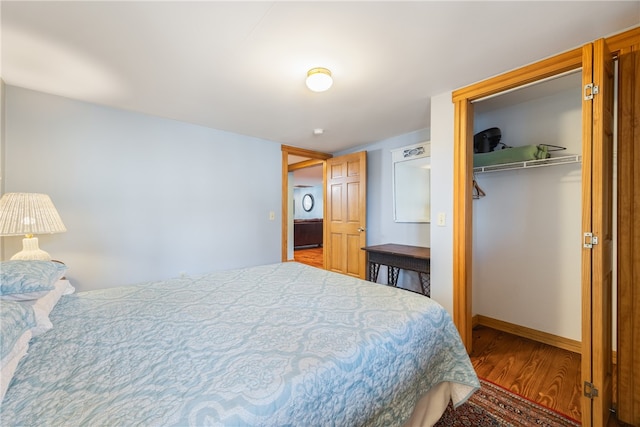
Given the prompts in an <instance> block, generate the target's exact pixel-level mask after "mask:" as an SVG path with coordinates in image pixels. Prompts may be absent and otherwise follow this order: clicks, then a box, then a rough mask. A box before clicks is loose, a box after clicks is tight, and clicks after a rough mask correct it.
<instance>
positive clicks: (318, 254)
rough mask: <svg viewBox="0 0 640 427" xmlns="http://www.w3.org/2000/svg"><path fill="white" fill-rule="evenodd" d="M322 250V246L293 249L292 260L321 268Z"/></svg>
mask: <svg viewBox="0 0 640 427" xmlns="http://www.w3.org/2000/svg"><path fill="white" fill-rule="evenodd" d="M322 250H323V249H322V247H319V248H303V249H296V250H294V251H293V260H294V261H297V262H299V263H302V264H307V265H311V266H313V267H318V268H323V267H324V265H323V263H322Z"/></svg>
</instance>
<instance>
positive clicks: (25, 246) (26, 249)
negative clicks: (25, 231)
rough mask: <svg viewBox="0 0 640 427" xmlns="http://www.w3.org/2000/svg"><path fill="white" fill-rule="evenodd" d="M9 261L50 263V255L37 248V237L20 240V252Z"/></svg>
mask: <svg viewBox="0 0 640 427" xmlns="http://www.w3.org/2000/svg"><path fill="white" fill-rule="evenodd" d="M11 259H12V260H22V261H33V260H41V261H51V255H49V253H47V252H45V251H43V250H42V249H40V248H39V247H38V238H37V237H25V238H24V239H22V250H21V251H20V252H18V253H17V254H15V255H14V256H12V257H11Z"/></svg>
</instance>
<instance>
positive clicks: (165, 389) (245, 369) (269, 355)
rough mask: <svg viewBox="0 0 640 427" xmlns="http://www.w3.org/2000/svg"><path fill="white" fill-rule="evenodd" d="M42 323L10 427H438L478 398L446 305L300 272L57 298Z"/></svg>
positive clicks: (291, 267)
mask: <svg viewBox="0 0 640 427" xmlns="http://www.w3.org/2000/svg"><path fill="white" fill-rule="evenodd" d="M4 311H5V310H3V312H4ZM48 317H49V320H50V322H51V324H52V325H53V327H52V328H50V329H49V330H47V331H46V332H44V333H40V334H39V335H38V336H36V337H35V338H33V339H32V340H31V342H30V344H29V347H28V354H27V355H26V356H24V357H21V360H20V362H19V364H18V365H17V368H16V370H15V373H14V374H13V378H12V380H11V382H10V384H9V386H8V389H7V390H6V394H5V396H4V399H3V401H2V407H1V412H0V424H2V425H3V426H17V425H19V426H36V425H38V426H41V425H47V426H57V425H60V426H75V425H78V426H79V425H83V426H84V425H91V426H113V425H119V426H133V425H136V426H186V425H194V426H205V425H208V426H214V425H215V426H325V425H336V426H393V425H432V424H433V423H434V422H435V421H436V420H437V419H439V418H440V415H441V414H442V412H443V411H444V410H445V407H446V406H447V404H448V403H449V402H450V401H451V402H452V403H453V405H454V407H457V406H458V405H460V404H462V403H463V402H464V401H466V400H467V399H468V397H469V396H470V395H471V394H472V393H473V392H474V391H475V390H476V389H478V388H479V382H478V379H477V377H476V374H475V372H474V370H473V367H472V366H471V363H470V361H469V358H468V356H467V354H466V351H465V349H464V347H463V345H462V343H461V341H460V337H459V335H458V333H457V331H456V329H455V327H454V325H453V323H452V321H451V319H450V317H449V315H448V314H447V312H446V311H445V310H444V309H443V308H442V307H441V306H440V305H439V304H437V303H436V302H434V301H433V300H431V299H430V298H427V297H424V296H422V295H419V294H416V293H413V292H407V291H403V290H401V289H396V288H392V287H388V286H385V285H380V284H375V283H371V282H367V281H364V280H359V279H356V278H352V277H348V276H344V275H341V274H338V273H333V272H329V271H326V270H322V269H317V268H314V267H310V266H306V265H302V264H299V263H295V262H289V263H278V264H271V265H263V266H257V267H250V268H244V269H236V270H229V271H221V272H214V273H210V274H205V275H200V276H197V277H181V278H176V279H171V280H167V281H161V282H151V283H143V284H139V285H135V286H124V287H118V288H110V289H104V290H98V291H90V292H79V293H75V294H71V295H63V296H61V297H60V298H59V300H58V302H57V304H55V307H54V308H53V309H52V311H51V312H50V314H49V316H48ZM3 333H4V332H3ZM3 361H4V359H3Z"/></svg>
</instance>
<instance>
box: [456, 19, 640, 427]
mask: <svg viewBox="0 0 640 427" xmlns="http://www.w3.org/2000/svg"><path fill="white" fill-rule="evenodd" d="M639 34H640V30H639V29H634V30H630V31H628V32H627V33H624V35H623V36H614V37H611V38H608V39H607V40H606V41H605V40H598V41H595V42H594V43H589V44H587V45H585V46H583V47H582V48H578V49H574V50H572V51H568V52H565V53H563V54H560V55H557V56H555V57H552V58H549V59H546V60H543V61H540V62H539V63H536V64H532V65H529V66H527V67H523V68H521V69H518V70H514V71H511V72H508V73H505V74H503V75H500V76H497V77H495V78H492V79H489V80H487V81H484V82H480V83H477V84H474V85H471V86H468V87H466V88H462V89H460V90H457V91H455V92H454V93H453V102H454V106H455V121H454V126H455V129H454V219H453V226H454V230H453V234H454V242H453V243H454V245H453V247H454V254H453V255H454V259H453V279H454V289H453V297H454V313H453V317H454V321H455V323H456V325H457V327H458V330H459V331H460V335H461V337H462V339H463V342H464V343H465V345H466V347H467V350H468V351H471V339H472V335H471V327H472V306H471V304H472V290H473V283H472V277H471V271H472V262H473V260H472V256H473V255H472V250H471V248H472V235H473V234H472V203H471V200H472V197H471V196H472V178H473V146H472V141H473V116H474V114H473V104H472V101H476V100H479V99H482V98H485V97H488V96H490V95H495V94H498V93H500V92H504V91H507V90H510V89H514V88H517V87H520V86H523V85H527V84H530V83H533V82H536V81H540V80H543V79H546V78H549V77H553V76H556V75H560V74H562V73H565V72H569V71H571V70H577V69H582V73H583V84H584V85H587V84H589V85H591V84H592V85H594V86H597V87H598V93H597V94H595V95H594V97H593V98H592V99H585V100H584V101H583V107H582V109H583V115H582V117H583V152H582V155H583V157H582V162H583V166H582V167H583V175H582V182H583V191H582V229H583V232H584V233H591V234H592V235H593V236H595V237H597V238H598V241H597V244H594V245H592V247H590V248H588V247H583V249H582V251H583V252H582V282H583V284H582V307H583V310H582V311H583V316H582V317H583V318H582V324H583V328H582V356H583V365H582V371H583V380H584V383H585V388H584V390H583V391H585V392H586V394H587V395H589V394H591V396H585V397H583V419H582V423H583V425H584V426H606V423H607V422H608V419H609V417H610V411H609V408H610V405H611V399H612V391H611V378H612V376H611V374H612V365H611V354H612V347H611V340H612V332H611V331H612V323H611V310H612V301H611V288H612V266H613V259H612V249H613V247H612V245H613V234H612V219H613V217H612V212H613V209H612V190H613V185H614V183H613V182H612V179H613V160H612V159H613V133H612V127H613V112H614V108H613V78H614V76H613V73H614V67H613V58H614V57H615V56H616V55H617V52H619V51H620V45H624V46H630V45H636V46H637V45H638V35H639ZM634 40H635V41H634ZM609 42H611V43H612V44H613V45H615V46H614V47H615V52H614V53H613V54H612V53H611V52H609V49H608V48H607V45H608V44H609ZM611 50H612V51H614V49H613V48H612V49H611ZM637 63H638V61H637V59H636V60H635V64H636V65H634V67H637ZM624 67H626V68H630V67H631V66H630V65H625V66H624ZM637 69H638V68H634V70H637ZM627 72H628V71H627ZM622 78H623V79H624V77H622ZM634 84H635V87H637V85H638V84H637V83H634ZM587 92H588V93H586V94H591V93H592V91H591V90H587ZM634 93H635V92H634ZM632 96H635V98H633V100H630V101H627V104H630V105H638V101H637V100H638V95H637V93H635V95H632ZM589 98H590V97H589ZM633 103H635V104H633ZM636 108H637V107H636ZM636 114H637V113H636ZM635 117H636V119H635V121H636V122H637V115H636V116H635ZM631 122H632V123H633V120H631ZM633 126H634V125H633V124H631V125H630V127H631V129H632V131H633ZM636 132H637V131H636ZM634 135H635V134H634ZM633 138H635V140H636V144H635V146H636V152H635V153H633V156H634V158H636V159H637V160H639V162H636V163H635V164H634V165H635V168H636V169H633V168H632V167H631V169H629V170H631V171H632V172H633V173H634V174H635V175H634V177H633V178H627V181H628V183H629V187H630V188H632V187H633V185H632V182H635V183H638V182H639V181H638V178H637V177H638V175H639V174H638V170H640V166H638V165H639V164H640V157H639V156H640V153H637V152H638V151H640V150H638V149H637V146H639V145H638V144H637V138H638V136H637V135H635V136H633ZM628 149H629V148H628ZM627 191H628V190H627ZM619 197H620V196H619ZM621 197H622V198H624V197H628V196H625V195H624V194H621ZM634 200H636V205H638V204H637V200H638V199H637V196H636V198H635V199H634ZM626 203H628V200H627V202H626ZM630 209H631V208H630ZM629 212H630V213H629ZM633 213H636V214H637V212H634V211H633V210H632V209H631V210H629V209H628V210H627V219H628V221H629V222H633V221H635V222H633V225H635V227H636V228H639V227H640V226H639V225H638V220H637V219H633V220H632V218H634V216H633V215H632V214H633ZM637 216H638V215H635V217H637ZM620 226H621V227H622V226H623V225H622V223H621V224H620ZM626 229H627V230H630V229H631V230H633V228H626ZM638 235H639V233H638V232H637V230H636V231H635V234H632V236H634V237H632V239H634V240H633V241H632V242H630V243H628V248H633V250H635V251H636V252H635V257H633V256H632V255H628V258H629V263H630V264H631V265H633V259H634V258H635V259H636V260H637V254H638V253H640V247H639V246H640V245H639V244H638ZM588 240H589V241H588V242H587V241H584V242H577V243H578V244H581V245H583V243H594V242H593V241H592V240H591V239H590V238H589V239H588ZM627 252H632V250H631V249H628V250H627ZM622 253H624V251H622ZM632 253H633V252H632ZM629 263H628V264H629ZM636 264H637V262H636ZM625 274H626V276H627V277H631V280H633V278H636V279H637V277H638V267H637V266H634V267H633V268H628V269H627V272H626V273H625ZM637 293H638V292H637V290H636V294H637ZM619 297H620V294H619ZM631 297H632V298H631V299H630V302H627V303H626V304H627V305H628V306H629V307H628V309H627V313H628V314H627V317H628V318H629V319H630V320H629V322H628V323H630V324H633V325H635V329H633V330H632V331H633V332H632V334H633V337H629V339H630V340H632V342H631V344H629V346H630V350H629V349H627V350H624V349H623V348H619V352H618V355H619V356H618V357H619V359H620V358H622V359H621V360H620V361H621V362H623V361H624V360H625V359H624V358H625V355H629V354H633V353H629V352H630V351H631V352H632V351H633V349H634V343H635V348H636V350H637V346H638V344H637V343H636V341H638V337H639V336H640V333H639V331H640V326H639V322H638V320H637V317H638V314H637V312H638V305H639V303H638V299H639V298H638V295H631ZM622 309H623V310H625V307H622ZM626 335H628V333H626ZM620 339H622V340H624V339H625V333H624V332H621V334H620ZM633 340H635V341H633ZM622 351H624V353H622ZM635 353H638V351H635ZM639 359H640V358H639V357H638V356H634V359H633V361H632V362H631V363H629V364H628V367H627V368H625V369H626V371H625V372H624V375H625V376H626V375H630V376H632V377H638V373H639V371H640V368H639V367H638V360H639ZM625 366H627V365H625ZM620 374H621V375H623V372H620ZM625 380H627V383H630V384H624V381H625ZM621 386H622V387H627V389H628V390H629V393H628V394H629V395H630V396H638V393H637V392H636V393H634V391H637V390H638V384H634V383H633V380H628V379H626V378H625V379H623V383H621ZM595 389H597V396H596V393H594V392H593V391H594V390H595ZM623 400H627V401H628V400H632V402H624V401H623ZM619 404H621V405H625V407H628V406H632V407H633V408H636V409H637V410H638V411H640V399H637V398H635V397H628V396H627V397H626V398H623V399H621V400H620V402H619ZM621 414H622V413H621ZM634 416H637V415H634ZM621 420H624V418H621ZM627 422H629V421H627ZM632 422H633V423H634V424H637V422H638V418H634V419H633V421H632Z"/></svg>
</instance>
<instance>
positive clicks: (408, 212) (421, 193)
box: [391, 141, 431, 223]
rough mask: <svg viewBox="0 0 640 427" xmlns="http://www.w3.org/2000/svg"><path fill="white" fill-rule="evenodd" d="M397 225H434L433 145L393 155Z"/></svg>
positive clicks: (420, 145) (413, 146) (416, 147)
mask: <svg viewBox="0 0 640 427" xmlns="http://www.w3.org/2000/svg"><path fill="white" fill-rule="evenodd" d="M391 159H392V162H393V173H392V177H393V185H392V187H393V218H394V220H395V222H427V223H428V222H431V143H430V142H428V141H427V142H422V143H420V144H416V145H411V146H407V147H402V148H398V149H396V150H392V151H391Z"/></svg>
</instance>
